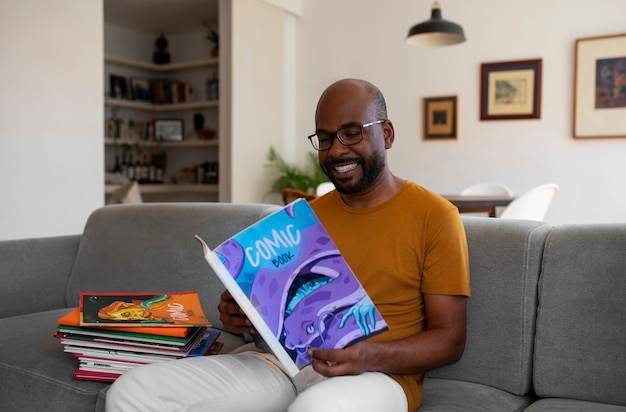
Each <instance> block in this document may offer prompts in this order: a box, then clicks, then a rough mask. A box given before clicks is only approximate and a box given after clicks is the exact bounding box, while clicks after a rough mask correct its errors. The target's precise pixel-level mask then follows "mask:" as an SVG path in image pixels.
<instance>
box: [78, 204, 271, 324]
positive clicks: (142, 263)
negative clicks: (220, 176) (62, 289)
mask: <svg viewBox="0 0 626 412" xmlns="http://www.w3.org/2000/svg"><path fill="white" fill-rule="evenodd" d="M278 208H279V207H278V206H275V205H261V204H233V203H163V204H154V203H144V204H130V205H111V206H106V207H103V208H100V209H98V210H96V211H95V212H94V213H92V214H91V216H90V217H89V219H88V221H87V224H86V225H85V230H84V232H83V236H82V240H81V242H80V247H79V249H78V255H77V257H76V262H75V264H74V268H73V270H72V274H71V277H70V281H69V285H68V288H67V293H66V300H67V305H68V306H69V307H72V306H78V297H79V293H80V292H120V291H125V292H168V291H169V292H182V291H198V293H199V295H200V301H201V303H202V305H203V307H204V310H205V313H206V315H207V317H208V318H209V320H210V321H211V322H212V323H213V324H214V325H215V326H216V327H221V322H220V321H219V318H218V317H217V313H218V312H217V310H216V307H217V304H218V302H219V297H220V294H221V293H222V291H223V290H224V287H223V286H222V284H221V282H220V281H219V279H218V278H217V276H216V275H215V274H214V273H213V271H212V269H211V268H210V266H209V265H208V263H207V262H206V261H205V260H204V256H203V254H202V248H201V246H200V244H199V243H198V242H197V240H196V239H195V238H194V235H196V234H197V235H199V236H200V237H202V238H203V239H204V241H205V242H206V243H207V245H208V246H209V247H215V246H217V245H218V244H220V243H222V242H223V241H225V240H226V239H227V238H228V237H230V236H232V235H234V234H236V233H237V232H239V231H240V230H242V229H244V228H245V227H247V226H248V225H250V224H252V223H254V222H256V221H258V220H259V219H260V218H262V217H265V216H266V215H267V214H269V213H271V212H272V211H275V210H278Z"/></svg>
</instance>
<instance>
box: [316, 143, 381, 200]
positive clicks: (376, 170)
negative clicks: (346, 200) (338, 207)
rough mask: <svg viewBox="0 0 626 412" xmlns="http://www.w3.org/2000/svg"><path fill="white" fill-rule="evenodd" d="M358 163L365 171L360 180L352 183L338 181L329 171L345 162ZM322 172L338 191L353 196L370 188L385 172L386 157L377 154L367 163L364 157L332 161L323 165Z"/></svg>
mask: <svg viewBox="0 0 626 412" xmlns="http://www.w3.org/2000/svg"><path fill="white" fill-rule="evenodd" d="M348 161H349V162H356V163H357V164H359V165H360V166H361V169H362V171H363V173H362V176H361V178H360V179H359V180H357V181H356V182H354V183H350V182H347V181H344V180H341V179H336V178H335V176H334V175H333V174H332V173H329V170H332V169H333V167H334V166H335V164H338V163H345V162H348ZM322 170H324V173H325V174H326V176H328V178H329V179H330V181H331V182H333V184H334V185H335V188H336V189H337V191H338V192H339V193H341V194H344V195H353V194H356V193H359V192H362V191H364V190H365V189H367V188H369V187H370V186H371V185H372V184H373V183H374V182H375V181H376V179H378V178H379V177H380V175H381V174H382V173H383V170H385V157H384V156H383V155H381V154H380V153H375V154H374V155H373V156H372V157H371V158H370V160H369V161H365V159H363V158H362V157H353V158H346V159H340V160H331V161H329V162H326V163H324V164H323V165H322Z"/></svg>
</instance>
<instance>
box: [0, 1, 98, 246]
mask: <svg viewBox="0 0 626 412" xmlns="http://www.w3.org/2000/svg"><path fill="white" fill-rule="evenodd" d="M102 24H103V21H102V0H93V1H82V0H28V1H24V0H2V2H0V56H1V57H0V193H1V195H0V239H14V238H26V237H38V236H52V235H63V234H74V233H80V232H82V229H83V226H84V224H85V221H86V219H87V216H88V215H89V214H90V213H91V211H93V210H94V209H95V208H97V207H99V206H101V205H102V204H103V202H104V198H103V190H104V189H103V187H104V182H103V179H104V178H103V166H102V162H103V148H102V136H103V132H102V131H103V113H102V104H103V92H102V91H103V90H104V88H103V85H102Z"/></svg>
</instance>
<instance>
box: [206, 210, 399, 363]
mask: <svg viewBox="0 0 626 412" xmlns="http://www.w3.org/2000/svg"><path fill="white" fill-rule="evenodd" d="M214 252H215V254H216V255H217V256H218V257H219V259H220V261H221V262H222V263H223V264H224V266H225V267H226V269H227V270H228V272H229V273H230V275H231V276H232V277H233V279H234V280H235V282H236V283H237V285H239V287H240V288H241V290H242V291H243V293H244V294H245V296H246V297H247V298H248V300H249V301H250V303H251V304H252V306H253V307H254V308H255V309H256V311H257V312H258V314H259V315H260V317H262V318H263V320H264V322H265V323H266V325H267V327H268V328H269V330H270V331H271V333H272V334H273V336H274V337H275V338H276V339H277V340H278V342H279V343H280V345H281V346H282V347H283V348H284V349H285V351H286V352H287V354H288V356H289V357H290V358H291V360H292V361H293V362H294V363H295V365H296V366H297V368H298V369H301V368H303V367H304V366H306V365H308V364H309V363H310V358H309V356H308V355H307V351H308V349H309V348H310V347H323V348H343V347H346V346H348V345H350V344H352V343H356V342H358V341H359V340H362V339H365V338H367V337H369V336H372V335H374V334H377V333H380V332H382V331H385V330H387V324H386V323H385V321H384V319H383V318H382V316H381V315H380V313H379V312H378V310H377V309H376V308H375V306H374V304H373V303H372V301H371V300H370V298H369V297H368V296H367V293H366V292H365V289H363V287H362V286H361V284H360V283H359V281H358V279H357V278H356V276H355V275H354V273H353V272H352V270H351V269H350V267H349V266H348V264H347V263H346V261H345V260H344V259H343V257H342V256H341V254H340V252H339V250H338V249H337V247H336V246H335V244H334V243H333V241H332V239H331V238H330V236H329V235H328V233H327V232H326V230H325V229H324V227H323V226H322V224H321V223H320V221H319V220H318V218H317V216H316V215H315V213H314V212H313V210H312V209H311V207H310V206H309V204H308V202H307V201H305V200H304V199H299V200H296V201H295V202H293V203H291V204H289V205H287V206H285V207H284V208H283V209H281V210H280V211H278V212H276V213H274V214H272V215H270V216H268V217H267V218H265V219H263V220H261V221H259V222H257V223H256V224H254V225H252V226H250V227H249V228H247V229H245V230H244V231H242V232H240V233H238V234H237V235H235V236H233V237H232V238H230V239H229V240H228V241H226V242H224V243H222V244H221V245H220V246H218V247H217V248H216V249H215V250H214ZM244 310H245V308H244ZM251 319H252V318H251ZM266 340H267V338H266ZM279 358H280V357H279Z"/></svg>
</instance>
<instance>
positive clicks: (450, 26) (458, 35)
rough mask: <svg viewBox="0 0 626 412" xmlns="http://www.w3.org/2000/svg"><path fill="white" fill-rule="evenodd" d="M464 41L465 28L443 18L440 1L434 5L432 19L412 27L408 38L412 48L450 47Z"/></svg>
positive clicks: (407, 40)
mask: <svg viewBox="0 0 626 412" xmlns="http://www.w3.org/2000/svg"><path fill="white" fill-rule="evenodd" d="M464 41H465V33H464V32H463V28H462V27H461V26H459V25H458V24H456V23H453V22H451V21H448V20H444V19H443V18H442V16H441V4H440V3H439V1H435V2H434V3H433V5H432V10H431V16H430V19H429V20H426V21H424V22H422V23H418V24H416V25H415V26H413V27H411V29H410V30H409V34H408V36H407V38H406V42H407V44H408V45H410V46H448V45H452V44H457V43H462V42H464Z"/></svg>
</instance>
